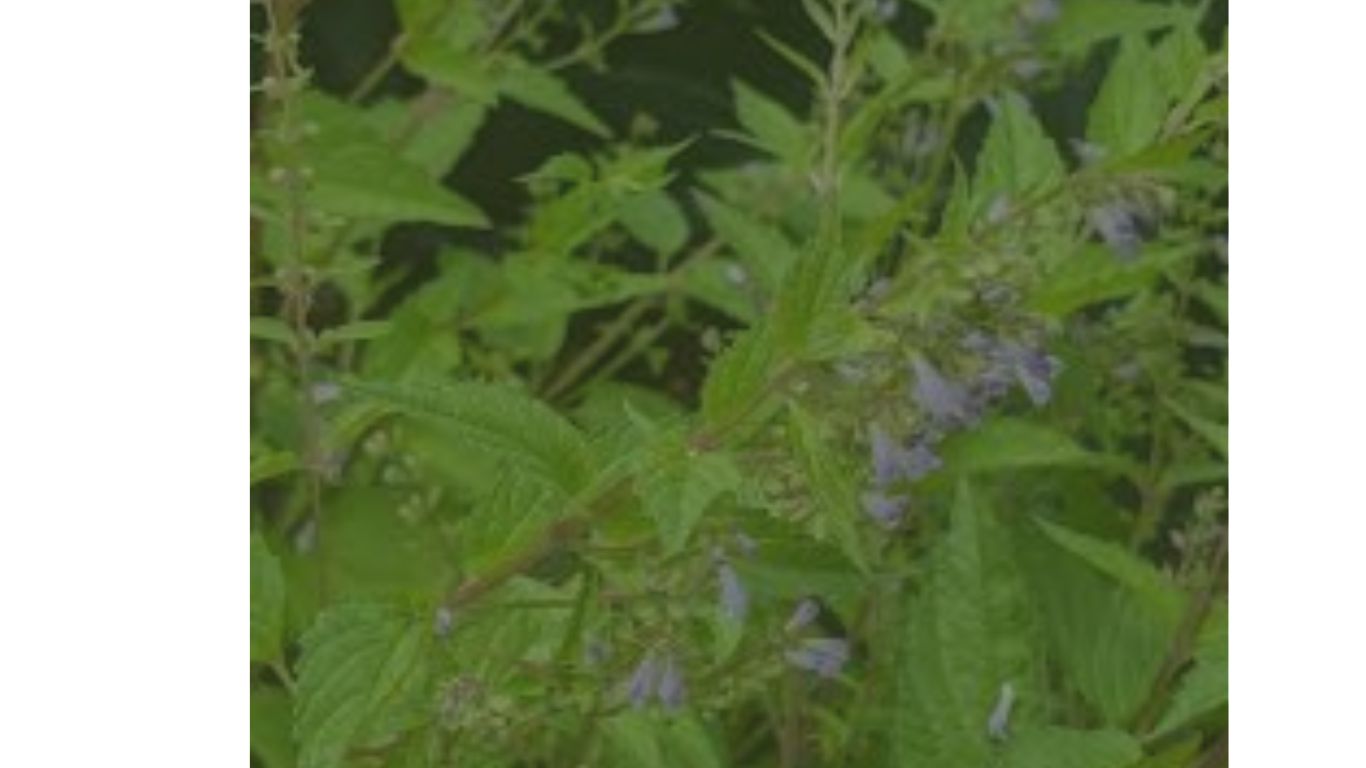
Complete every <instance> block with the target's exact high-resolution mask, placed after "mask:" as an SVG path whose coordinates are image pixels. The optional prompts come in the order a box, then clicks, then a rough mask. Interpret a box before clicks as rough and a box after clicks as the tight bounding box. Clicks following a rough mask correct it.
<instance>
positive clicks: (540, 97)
mask: <svg viewBox="0 0 1366 768" xmlns="http://www.w3.org/2000/svg"><path fill="white" fill-rule="evenodd" d="M499 90H500V91H501V92H502V93H503V94H504V95H505V96H507V97H508V98H509V99H512V100H513V101H515V102H517V103H519V104H521V105H522V106H524V107H527V108H528V109H534V110H536V111H537V112H544V113H545V114H547V115H551V116H552V117H558V118H560V119H561V120H564V121H565V122H567V123H570V124H571V125H576V126H578V127H580V128H582V129H584V130H585V131H588V132H589V133H592V134H594V135H596V136H600V137H602V138H610V137H611V135H612V130H611V129H610V128H608V127H607V126H606V125H605V124H604V123H603V122H602V121H601V120H599V119H598V117H597V115H594V114H593V113H592V112H591V111H589V109H588V107H586V106H584V104H583V101H581V100H580V99H579V97H578V96H576V95H574V92H573V91H571V90H569V86H568V85H565V83H564V81H563V80H561V79H560V78H558V77H556V76H555V75H553V74H551V73H550V72H549V71H547V70H545V69H543V68H539V67H535V66H532V65H530V64H527V63H526V62H522V61H517V62H514V63H513V64H512V65H510V66H509V67H508V70H507V72H505V73H504V74H503V77H502V79H501V80H500V84H499Z"/></svg>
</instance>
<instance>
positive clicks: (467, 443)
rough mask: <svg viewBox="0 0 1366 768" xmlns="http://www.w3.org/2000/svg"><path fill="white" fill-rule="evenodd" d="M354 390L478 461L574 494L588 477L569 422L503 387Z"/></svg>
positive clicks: (582, 447)
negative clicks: (435, 432)
mask: <svg viewBox="0 0 1366 768" xmlns="http://www.w3.org/2000/svg"><path fill="white" fill-rule="evenodd" d="M349 386H350V387H351V388H352V389H354V390H355V391H356V392H357V393H358V394H360V395H363V396H365V397H369V398H371V399H373V400H375V401H378V402H381V403H385V404H387V405H390V406H393V407H395V408H398V409H399V410H400V411H402V412H403V413H405V414H406V415H407V416H409V417H410V418H412V419H414V420H416V421H418V422H420V423H424V424H427V425H429V426H431V427H433V428H436V429H437V430H439V431H440V432H441V434H442V435H444V436H445V437H446V438H447V439H448V441H449V444H450V446H451V448H452V449H454V450H456V451H457V452H459V453H461V454H466V455H468V456H469V457H470V458H471V459H472V460H475V461H478V462H480V464H481V465H483V466H487V465H488V464H490V463H492V464H493V465H495V466H496V465H500V464H501V465H505V466H509V467H513V468H516V469H517V470H519V471H520V472H521V473H523V479H533V480H537V481H540V482H543V483H545V484H547V485H549V486H551V487H554V488H557V489H559V490H560V491H561V492H563V493H565V494H573V493H574V492H575V491H577V490H578V489H580V488H581V487H583V485H584V484H585V483H586V482H587V481H588V479H589V474H590V471H589V466H588V446H587V442H586V441H585V439H584V437H583V435H582V434H580V433H579V431H578V429H576V428H575V427H574V425H573V424H571V423H570V422H569V421H568V420H566V419H565V418H564V417H562V416H560V415H559V414H558V413H556V412H555V411H554V410H553V409H551V408H550V407H549V406H547V405H546V404H544V403H542V402H540V401H539V400H535V399H533V398H531V397H530V396H528V395H526V394H525V393H523V392H520V391H518V390H516V389H513V388H511V387H508V386H502V385H497V384H481V383H475V382H462V383H458V384H447V385H435V384H416V383H407V384H385V383H367V382H356V383H353V384H350V385H349Z"/></svg>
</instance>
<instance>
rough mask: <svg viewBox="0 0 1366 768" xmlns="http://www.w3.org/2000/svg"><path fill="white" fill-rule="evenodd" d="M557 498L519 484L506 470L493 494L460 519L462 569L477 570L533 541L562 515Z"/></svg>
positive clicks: (466, 570) (477, 571)
mask: <svg viewBox="0 0 1366 768" xmlns="http://www.w3.org/2000/svg"><path fill="white" fill-rule="evenodd" d="M557 501H558V500H557V499H556V497H555V495H554V494H553V493H551V492H549V491H547V490H546V489H544V488H540V487H537V486H535V485H532V484H528V483H519V482H517V481H516V478H515V477H508V476H506V473H505V474H504V476H503V477H502V478H500V481H499V482H497V483H495V484H494V489H493V492H492V494H491V495H490V496H488V497H487V498H484V499H482V500H481V502H480V503H479V504H477V505H475V507H474V508H473V509H471V510H469V511H468V512H467V513H466V514H465V516H464V517H463V518H462V519H461V521H460V524H459V527H458V528H457V532H456V536H455V539H456V542H457V543H458V545H459V549H460V567H461V570H462V571H463V572H465V573H467V574H468V573H479V572H481V571H483V570H485V569H487V568H489V567H490V566H491V565H493V564H494V563H496V562H498V561H500V560H502V559H503V558H504V557H506V556H507V555H508V553H510V552H516V551H519V550H520V549H522V548H523V547H525V546H527V545H528V544H529V543H530V542H532V541H534V540H535V538H536V537H537V536H539V535H540V534H541V533H542V532H543V531H544V529H545V526H546V525H547V524H549V523H550V522H551V521H553V520H554V519H556V518H557V517H559V516H560V515H561V514H563V512H564V505H563V504H562V503H557Z"/></svg>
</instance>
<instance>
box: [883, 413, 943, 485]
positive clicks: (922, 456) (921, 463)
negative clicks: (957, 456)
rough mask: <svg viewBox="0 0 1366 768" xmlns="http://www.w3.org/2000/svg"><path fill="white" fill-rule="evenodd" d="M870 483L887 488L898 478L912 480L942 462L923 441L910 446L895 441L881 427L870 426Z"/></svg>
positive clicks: (935, 467)
mask: <svg viewBox="0 0 1366 768" xmlns="http://www.w3.org/2000/svg"><path fill="white" fill-rule="evenodd" d="M872 433H873V439H872V447H873V484H874V485H875V486H876V487H877V488H879V489H886V488H887V487H888V486H890V485H891V484H892V483H895V482H896V481H897V480H900V479H904V480H907V481H910V482H915V481H916V480H919V479H920V478H922V477H924V476H925V475H928V474H929V473H931V472H933V471H935V470H936V469H938V468H939V467H940V465H941V464H942V462H941V461H940V460H939V457H938V456H936V455H934V451H932V450H930V448H929V446H928V445H926V444H925V442H924V441H919V442H916V443H915V444H914V445H912V446H911V447H910V448H909V449H907V448H903V447H901V446H900V445H898V444H897V442H896V441H895V440H893V439H892V438H891V437H890V436H889V435H888V434H887V433H886V432H885V431H884V430H883V429H882V428H881V427H878V426H874V427H873V429H872Z"/></svg>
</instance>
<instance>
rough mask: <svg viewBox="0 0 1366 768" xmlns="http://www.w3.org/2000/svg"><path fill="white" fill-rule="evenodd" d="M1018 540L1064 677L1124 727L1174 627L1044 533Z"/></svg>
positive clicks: (1101, 712) (1104, 715)
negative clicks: (1050, 539) (1069, 553)
mask: <svg viewBox="0 0 1366 768" xmlns="http://www.w3.org/2000/svg"><path fill="white" fill-rule="evenodd" d="M1017 541H1018V542H1019V544H1020V547H1019V551H1020V553H1021V559H1022V562H1023V563H1024V564H1025V566H1026V567H1025V573H1026V574H1027V576H1028V581H1029V584H1030V586H1031V592H1032V594H1033V595H1034V600H1035V602H1036V604H1037V605H1038V606H1039V609H1040V610H1041V611H1042V614H1043V616H1044V617H1045V619H1046V620H1045V621H1044V622H1043V627H1044V629H1045V631H1046V634H1047V636H1048V639H1049V643H1050V646H1051V647H1052V650H1053V654H1054V655H1055V657H1056V658H1057V660H1058V661H1059V663H1060V665H1061V667H1062V671H1063V673H1064V676H1065V679H1066V680H1067V682H1068V683H1069V684H1070V685H1071V686H1072V687H1073V688H1074V689H1075V690H1076V691H1077V692H1078V693H1080V694H1081V696H1082V698H1083V699H1085V701H1087V702H1088V703H1089V704H1090V705H1091V706H1092V707H1093V708H1094V709H1095V711H1096V713H1097V714H1098V715H1099V716H1100V717H1101V718H1102V720H1103V721H1104V722H1105V723H1106V724H1108V725H1113V726H1116V727H1126V726H1127V725H1128V722H1129V720H1130V718H1131V717H1132V716H1133V714H1134V712H1135V711H1136V710H1137V709H1138V707H1139V706H1141V705H1142V703H1143V701H1144V700H1145V699H1146V698H1147V696H1148V692H1149V690H1150V689H1151V687H1152V684H1153V681H1154V679H1155V678H1156V676H1157V673H1158V670H1159V669H1160V668H1161V665H1162V661H1163V659H1164V658H1165V657H1166V653H1167V648H1168V645H1169V644H1170V641H1171V638H1172V635H1173V633H1174V627H1172V626H1171V625H1170V624H1169V623H1167V622H1166V621H1163V620H1161V619H1159V618H1156V617H1154V616H1153V612H1152V611H1151V610H1149V609H1147V608H1145V607H1144V606H1143V604H1142V603H1141V602H1140V601H1139V600H1138V599H1136V598H1135V597H1134V596H1132V595H1131V593H1130V592H1129V591H1128V590H1127V589H1126V588H1125V587H1123V586H1121V585H1119V584H1117V583H1115V582H1114V581H1113V580H1111V579H1109V578H1107V577H1105V576H1104V575H1102V574H1101V573H1100V572H1098V571H1097V570H1096V569H1095V568H1093V567H1092V566H1091V565H1090V564H1088V563H1086V562H1085V561H1083V560H1081V559H1079V558H1076V557H1071V556H1069V555H1068V554H1067V553H1066V551H1065V550H1062V549H1060V548H1059V547H1058V546H1057V545H1056V544H1054V543H1052V542H1051V541H1049V540H1048V539H1047V538H1046V537H1045V536H1044V535H1043V534H1042V533H1035V534H1033V535H1022V536H1021V537H1020V538H1019V539H1018V540H1017Z"/></svg>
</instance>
